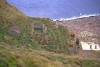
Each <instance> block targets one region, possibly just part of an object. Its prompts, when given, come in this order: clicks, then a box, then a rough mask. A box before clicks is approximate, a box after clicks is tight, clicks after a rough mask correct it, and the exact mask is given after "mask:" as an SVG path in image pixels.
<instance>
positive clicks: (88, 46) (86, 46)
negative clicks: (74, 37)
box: [80, 42, 100, 51]
mask: <svg viewBox="0 0 100 67" xmlns="http://www.w3.org/2000/svg"><path fill="white" fill-rule="evenodd" d="M80 43H81V46H82V50H95V51H97V50H100V46H99V44H95V43H93V42H80Z"/></svg>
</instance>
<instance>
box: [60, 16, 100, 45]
mask: <svg viewBox="0 0 100 67" xmlns="http://www.w3.org/2000/svg"><path fill="white" fill-rule="evenodd" d="M59 24H60V25H63V26H64V27H66V28H68V29H69V30H70V31H72V32H74V33H75V35H76V37H78V38H79V39H80V40H81V41H84V42H94V43H97V44H100V35H99V34H100V16H94V17H87V18H80V19H75V20H70V21H64V22H63V21H62V22H60V23H59Z"/></svg>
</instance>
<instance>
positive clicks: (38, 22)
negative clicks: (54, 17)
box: [0, 0, 100, 67]
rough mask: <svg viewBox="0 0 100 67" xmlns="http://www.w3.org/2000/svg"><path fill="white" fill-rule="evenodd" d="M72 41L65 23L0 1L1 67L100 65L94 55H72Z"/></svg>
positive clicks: (94, 66) (88, 66) (87, 66)
mask: <svg viewBox="0 0 100 67" xmlns="http://www.w3.org/2000/svg"><path fill="white" fill-rule="evenodd" d="M72 40H73V39H72V38H71V36H70V32H69V30H68V29H65V28H64V27H63V26H61V25H58V26H56V24H55V23H53V22H52V21H51V20H50V19H48V18H32V17H27V16H25V15H24V14H23V13H22V12H20V11H19V10H18V9H16V7H14V6H12V5H10V4H8V3H7V1H6V0H0V67H73V66H75V67H99V66H100V64H99V63H100V61H99V60H96V59H95V58H93V59H91V58H85V59H83V58H84V57H80V56H77V55H76V54H75V53H76V52H75V53H74V54H75V55H74V56H73V55H70V54H71V53H70V50H69V46H70V45H71V44H74V45H75V42H73V43H72V42H71V41H72ZM73 41H74V40H73ZM99 56H100V55H99V54H98V57H99ZM90 62H91V63H90Z"/></svg>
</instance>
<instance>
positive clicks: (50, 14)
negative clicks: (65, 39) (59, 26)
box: [8, 0, 100, 19]
mask: <svg viewBox="0 0 100 67" xmlns="http://www.w3.org/2000/svg"><path fill="white" fill-rule="evenodd" d="M8 2H9V3H10V4H12V5H15V6H16V7H17V8H18V9H19V10H20V11H22V12H23V13H24V14H26V15H27V16H31V17H46V18H51V19H59V18H70V17H74V16H80V15H84V14H85V15H89V14H100V0H8Z"/></svg>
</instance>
